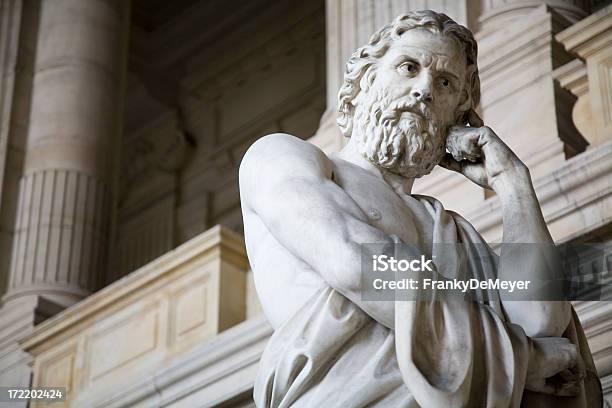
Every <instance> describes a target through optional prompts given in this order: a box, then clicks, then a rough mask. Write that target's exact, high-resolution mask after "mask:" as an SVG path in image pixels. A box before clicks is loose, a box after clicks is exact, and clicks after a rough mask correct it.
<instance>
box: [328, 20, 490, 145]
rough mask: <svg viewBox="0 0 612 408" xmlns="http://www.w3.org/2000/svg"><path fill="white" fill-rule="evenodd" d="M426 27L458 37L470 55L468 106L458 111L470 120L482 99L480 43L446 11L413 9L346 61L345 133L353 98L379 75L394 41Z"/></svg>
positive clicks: (341, 108)
mask: <svg viewBox="0 0 612 408" xmlns="http://www.w3.org/2000/svg"><path fill="white" fill-rule="evenodd" d="M419 27H423V28H426V29H428V30H430V31H434V32H437V33H440V34H444V35H448V36H450V37H452V38H455V39H456V40H457V41H458V43H459V44H460V46H461V47H462V48H463V51H464V53H465V56H466V63H467V73H466V83H467V97H468V98H469V103H467V104H466V106H468V108H467V109H465V110H462V111H458V112H456V115H455V118H456V121H457V123H460V124H465V123H467V112H469V110H470V109H472V108H476V107H477V106H478V103H479V102H480V78H479V76H478V65H477V56H478V46H477V44H476V40H475V39H474V36H473V35H472V32H471V31H470V30H468V29H467V28H465V27H464V26H462V25H460V24H458V23H456V22H455V21H454V20H453V19H451V18H450V17H448V16H447V15H446V14H442V13H436V12H435V11H431V10H423V11H413V12H409V13H406V14H402V15H400V16H398V17H397V18H396V19H395V20H394V21H393V22H392V23H390V24H387V25H385V26H384V27H382V28H381V29H380V30H378V31H377V32H376V33H374V34H373V35H372V37H370V41H369V42H368V44H367V45H365V46H363V47H361V48H358V49H357V51H355V52H354V53H353V55H351V58H349V60H348V62H347V63H346V71H345V73H344V83H343V84H342V87H341V88H340V91H339V93H338V102H339V104H338V111H339V113H340V114H339V116H338V119H337V123H338V126H339V127H340V130H341V131H342V134H344V136H346V137H350V136H351V133H352V131H353V114H354V105H353V103H352V102H353V100H354V99H355V98H356V97H357V95H358V94H359V92H360V91H361V90H362V89H363V90H367V89H368V88H369V87H370V86H371V85H372V83H373V82H374V79H375V78H376V69H375V68H376V63H377V61H378V60H379V59H380V58H381V57H382V56H384V55H385V53H386V52H387V50H388V49H389V48H390V47H391V44H392V42H393V41H395V40H398V39H399V38H400V36H401V35H402V34H403V33H405V32H406V31H408V30H411V29H414V28H419Z"/></svg>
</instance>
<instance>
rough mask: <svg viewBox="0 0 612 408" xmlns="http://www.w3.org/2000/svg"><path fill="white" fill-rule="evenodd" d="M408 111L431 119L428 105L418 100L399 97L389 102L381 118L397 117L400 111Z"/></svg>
mask: <svg viewBox="0 0 612 408" xmlns="http://www.w3.org/2000/svg"><path fill="white" fill-rule="evenodd" d="M404 112H410V113H412V114H415V115H418V116H421V118H423V119H427V120H431V119H432V115H431V111H430V109H429V107H428V106H427V105H426V104H425V103H423V102H420V101H416V100H414V99H400V100H398V101H395V102H391V103H390V104H389V106H388V107H387V109H385V112H384V114H383V119H399V118H400V116H401V115H402V113H404Z"/></svg>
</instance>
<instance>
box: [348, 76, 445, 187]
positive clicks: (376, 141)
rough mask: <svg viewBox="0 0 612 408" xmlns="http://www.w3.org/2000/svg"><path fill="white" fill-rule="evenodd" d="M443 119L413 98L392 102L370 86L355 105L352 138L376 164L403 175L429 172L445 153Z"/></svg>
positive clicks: (382, 91) (414, 175) (411, 176)
mask: <svg viewBox="0 0 612 408" xmlns="http://www.w3.org/2000/svg"><path fill="white" fill-rule="evenodd" d="M442 124H443V123H442V121H440V120H437V119H436V118H435V117H433V116H432V115H431V113H430V112H429V110H428V109H427V107H426V106H425V105H424V104H423V103H421V102H416V101H414V100H412V99H402V100H397V101H391V100H389V98H388V97H387V96H386V92H384V90H380V89H379V90H375V89H372V88H371V89H370V92H368V94H367V95H366V99H365V100H364V101H363V103H360V104H357V106H356V107H355V115H354V117H353V126H354V130H355V131H353V134H352V136H351V137H352V138H355V139H356V142H357V147H358V149H359V151H360V153H361V154H362V155H363V157H365V158H366V159H367V160H368V161H370V162H371V163H373V164H375V165H376V166H379V167H382V168H384V169H387V170H388V171H390V172H392V173H396V174H399V175H401V176H404V177H409V178H417V177H421V176H424V175H426V174H429V173H430V172H431V170H433V168H434V167H435V166H436V165H437V164H438V163H439V162H440V160H441V159H442V157H443V156H444V153H445V136H446V134H445V132H444V127H443V126H442Z"/></svg>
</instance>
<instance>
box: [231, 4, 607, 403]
mask: <svg viewBox="0 0 612 408" xmlns="http://www.w3.org/2000/svg"><path fill="white" fill-rule="evenodd" d="M476 61H477V45H476V42H475V40H474V38H473V35H472V33H471V32H470V31H469V30H468V29H466V28H465V27H463V26H461V25H459V24H457V23H455V22H454V21H453V20H452V19H450V18H449V17H447V16H446V15H444V14H438V13H435V12H433V11H420V12H411V13H408V14H404V15H401V16H399V17H397V18H396V19H395V20H394V21H393V22H392V23H391V24H388V25H386V26H384V27H382V28H381V29H380V30H378V31H377V32H376V33H375V34H374V35H373V36H372V37H371V39H370V41H369V43H368V44H367V45H365V46H364V47H361V48H359V49H358V50H357V51H356V52H355V53H354V54H353V55H352V57H351V58H350V60H349V61H348V64H347V70H346V73H345V76H344V84H343V86H342V88H341V90H340V92H339V113H340V114H339V118H338V125H339V126H340V129H341V131H342V132H343V133H344V135H345V136H347V137H348V138H349V142H348V144H347V145H346V146H345V147H344V148H343V149H342V151H340V152H339V153H338V154H335V155H330V156H327V155H325V154H324V153H323V152H322V151H321V150H319V149H318V148H317V147H315V146H313V145H312V144H310V143H308V142H305V141H302V140H300V139H298V138H296V137H293V136H290V135H286V134H273V135H268V136H266V137H263V138H261V139H260V140H258V141H257V142H256V143H254V144H253V146H252V147H251V148H250V149H249V150H248V152H247V153H246V155H245V157H244V159H243V161H242V163H241V166H240V194H241V200H242V210H243V216H244V230H245V239H246V245H247V251H248V255H249V260H250V262H251V266H252V268H253V271H254V277H255V285H256V289H257V293H258V295H259V298H260V300H261V303H262V307H263V310H264V313H265V315H266V316H267V318H268V320H269V321H270V323H271V324H272V326H273V327H274V329H275V332H274V335H273V336H272V338H271V339H270V341H269V343H268V346H267V348H266V350H265V352H264V353H263V355H262V358H261V365H260V370H259V373H258V376H257V380H256V383H255V388H254V399H255V402H256V404H257V406H258V407H259V408H267V407H279V408H285V407H326V408H333V407H343V408H345V407H350V408H357V407H491V408H493V407H495V408H498V407H519V406H526V407H545V406H554V407H598V406H601V404H602V394H601V386H600V383H599V379H598V377H597V374H596V371H595V368H594V365H593V360H592V357H591V354H590V351H589V348H588V345H587V343H586V340H585V336H584V333H583V331H582V328H581V326H580V322H579V320H578V319H577V317H576V315H575V313H574V311H573V309H572V307H571V303H570V302H568V301H567V300H553V299H552V298H551V297H550V296H548V295H547V292H546V291H547V290H550V285H549V286H548V287H546V288H544V287H536V288H535V289H534V292H532V293H531V294H530V296H529V297H528V298H526V299H523V300H522V301H521V300H517V299H514V298H511V299H509V298H505V297H504V296H500V293H499V290H498V289H494V288H493V289H492V288H484V289H479V290H477V291H476V292H477V293H475V296H474V297H473V298H470V299H461V298H456V297H452V296H447V294H446V292H445V291H443V290H438V289H433V290H430V291H429V292H428V293H427V296H424V292H422V291H421V292H419V289H418V288H417V295H418V297H417V299H416V300H398V299H392V300H367V299H366V298H367V297H366V296H364V290H365V289H364V287H363V285H362V282H363V280H362V277H363V276H362V260H361V254H362V253H363V248H364V246H363V244H367V243H380V244H382V245H385V246H388V245H391V246H392V247H396V246H397V245H408V244H409V245H410V248H412V250H413V251H414V253H413V255H414V256H415V257H418V256H421V257H422V259H425V258H427V259H432V260H434V264H435V272H434V274H435V275H436V276H439V277H443V278H445V279H451V278H452V279H460V280H461V279H466V278H467V277H474V276H476V277H478V278H479V279H482V280H486V279H493V278H494V279H504V280H512V279H514V280H525V281H540V282H557V281H559V268H557V267H550V265H551V262H550V259H547V255H546V254H545V253H542V254H539V253H536V254H535V255H533V256H526V257H516V256H514V257H513V256H511V251H509V252H506V253H504V252H503V251H502V253H501V255H500V256H497V255H496V254H495V253H493V251H491V250H490V248H489V247H488V246H487V243H486V242H485V241H484V240H483V238H482V237H481V236H480V235H479V234H478V232H477V231H476V230H475V229H474V227H473V226H472V225H471V224H470V223H469V222H468V221H466V220H465V219H464V218H462V217H461V216H460V215H458V214H456V213H454V212H450V211H446V210H445V209H444V208H443V207H442V205H441V204H440V202H438V201H437V200H436V199H434V198H432V197H427V196H420V195H415V194H411V189H412V184H413V182H414V180H415V178H418V177H422V176H426V175H427V174H429V173H430V172H431V171H432V169H433V168H434V167H435V166H436V165H441V166H443V167H445V168H447V169H449V170H451V171H456V172H459V173H461V174H462V175H464V176H465V177H467V178H468V179H469V180H471V181H473V182H474V183H477V184H478V185H480V186H482V187H484V188H488V189H492V190H494V191H495V193H496V194H497V196H498V198H499V200H500V202H501V204H502V209H503V228H504V235H503V244H513V243H530V244H533V245H544V246H546V245H548V246H554V245H553V241H552V238H551V236H550V233H549V232H548V229H547V227H546V224H545V222H544V219H543V217H542V213H541V210H540V207H539V204H538V201H537V198H536V195H535V192H534V190H533V186H532V182H531V179H530V175H529V170H528V169H527V167H526V166H525V165H524V164H523V163H522V162H521V161H520V160H519V158H518V157H517V156H516V155H515V154H514V153H513V152H512V151H511V150H510V149H509V148H508V146H506V145H505V144H504V143H503V142H502V140H501V139H500V138H499V137H498V136H497V135H496V134H495V133H494V132H493V130H491V129H490V128H488V127H486V126H484V124H483V123H482V120H481V119H480V118H479V117H478V115H477V114H476V112H475V108H476V107H477V105H478V103H479V100H480V83H479V78H478V68H477V62H476ZM517 131H520V129H517ZM441 245H453V246H459V247H462V248H465V250H466V251H467V252H466V253H468V254H469V253H470V252H469V251H470V248H473V247H475V246H480V247H484V248H486V254H485V256H482V254H480V256H478V257H474V258H471V257H470V256H467V257H454V258H453V257H449V256H448V254H445V253H442V252H441V251H442V250H441V249H440V248H443V246H441ZM544 252H545V251H544ZM449 258H451V261H452V262H451V261H449ZM451 264H452V265H451ZM553 286H554V285H553ZM553 289H554V288H553Z"/></svg>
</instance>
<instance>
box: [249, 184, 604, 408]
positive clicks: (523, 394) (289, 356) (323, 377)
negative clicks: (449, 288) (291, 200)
mask: <svg viewBox="0 0 612 408" xmlns="http://www.w3.org/2000/svg"><path fill="white" fill-rule="evenodd" d="M413 197H414V198H416V199H417V200H419V201H420V202H421V203H422V204H423V205H424V206H425V208H426V209H427V211H428V213H429V215H430V216H431V217H432V219H433V243H444V244H457V245H462V246H464V247H465V248H466V250H467V251H468V252H469V251H470V248H471V247H472V246H473V244H478V245H480V247H481V248H482V247H486V248H489V247H488V246H487V245H486V242H485V241H484V240H483V238H482V237H481V236H480V235H479V234H478V232H477V231H476V230H475V229H474V227H473V226H472V225H471V224H470V223H468V222H467V221H466V220H465V219H463V218H462V217H461V216H459V215H458V214H456V213H453V212H451V211H446V210H444V208H443V207H442V205H441V204H440V203H439V202H438V201H436V200H435V199H433V198H431V197H425V196H416V195H415V196H413ZM433 248H434V253H433V257H434V259H441V260H442V261H439V262H436V265H437V269H438V271H439V272H440V274H442V275H444V273H445V272H444V271H445V266H444V261H443V259H447V258H448V257H445V254H438V255H440V256H439V257H436V253H435V251H436V246H435V245H434V246H433ZM438 248H439V247H438ZM488 251H490V256H488V257H487V256H485V257H483V256H482V255H480V256H478V257H467V258H466V259H464V261H463V262H462V263H461V264H460V265H459V268H458V271H459V276H458V278H461V275H463V276H464V277H465V276H467V275H466V274H467V273H468V271H470V273H471V276H472V277H476V278H480V279H486V278H493V277H492V276H487V274H491V271H493V273H495V275H496V268H497V257H496V255H495V254H494V253H493V252H492V251H491V250H490V249H488ZM440 263H441V264H440ZM356 273H359V272H358V271H357V272H356ZM478 297H479V299H480V300H479V301H470V300H457V299H447V298H445V297H444V296H442V295H441V294H438V293H435V292H434V293H433V296H430V297H427V298H424V299H422V300H418V301H396V302H395V330H391V329H389V328H387V327H385V326H383V325H382V324H380V323H378V322H377V321H376V320H374V319H373V318H372V317H370V316H369V315H368V314H366V313H365V312H364V311H363V310H362V309H361V308H360V307H359V305H358V304H355V303H353V302H352V301H350V300H348V299H347V298H346V297H344V296H343V295H341V294H340V293H339V292H337V291H336V290H334V289H332V288H331V287H329V286H327V287H324V288H322V289H321V290H319V291H318V292H317V293H316V294H315V295H314V296H313V297H312V298H311V299H310V301H308V302H306V304H305V305H304V306H303V307H302V308H301V309H300V310H299V311H298V312H297V313H296V314H295V315H294V316H292V317H291V318H289V319H288V320H287V321H286V322H284V323H283V324H282V326H281V327H279V328H278V329H277V330H276V331H275V333H274V334H273V336H272V338H271V339H270V342H269V343H268V345H267V347H266V349H265V351H264V353H263V355H262V358H261V362H260V369H259V373H258V376H257V379H256V382H255V388H254V399H255V403H256V404H257V407H259V408H267V407H275V408H285V407H295V408H301V407H309V408H310V407H312V408H318V407H325V408H334V407H342V408H358V407H406V408H412V407H434V408H435V407H445V408H446V407H449V408H450V407H487V408H498V407H519V406H525V407H543V406H544V407H546V406H554V407H555V408H563V407H588V408H591V407H601V406H602V392H601V385H600V382H599V379H598V377H597V373H596V370H595V367H594V364H593V360H592V357H591V353H590V351H589V348H588V345H587V342H586V338H585V336H584V332H583V330H582V327H581V325H580V322H579V320H578V318H577V316H576V314H575V313H574V312H573V310H572V320H571V322H570V324H569V326H568V327H567V329H566V331H565V333H564V337H567V338H568V339H569V340H570V341H571V342H572V343H574V344H576V345H577V346H578V347H579V349H580V354H581V355H582V358H583V360H584V362H585V366H586V378H585V379H584V380H583V382H582V384H581V389H580V393H579V394H578V395H577V396H575V397H556V396H550V395H544V394H539V393H535V392H531V391H528V390H525V381H526V376H527V365H528V358H529V355H528V338H527V336H526V335H525V333H524V331H523V329H522V328H521V327H520V326H518V325H515V324H512V323H510V322H509V321H508V320H507V318H506V317H505V313H504V311H503V308H502V306H501V303H500V302H499V300H491V299H498V298H499V297H498V296H496V294H495V293H491V292H490V291H489V292H487V291H486V290H483V291H481V293H480V294H479V296H478Z"/></svg>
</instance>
